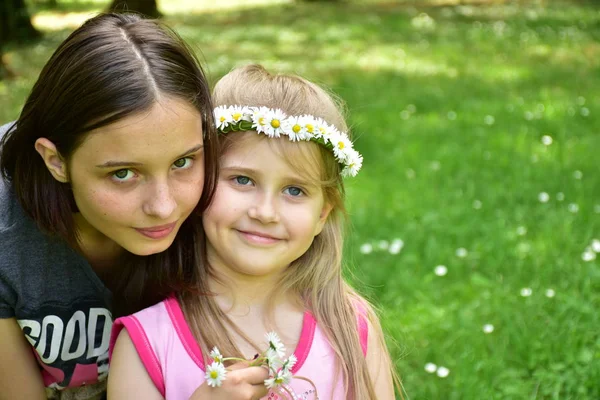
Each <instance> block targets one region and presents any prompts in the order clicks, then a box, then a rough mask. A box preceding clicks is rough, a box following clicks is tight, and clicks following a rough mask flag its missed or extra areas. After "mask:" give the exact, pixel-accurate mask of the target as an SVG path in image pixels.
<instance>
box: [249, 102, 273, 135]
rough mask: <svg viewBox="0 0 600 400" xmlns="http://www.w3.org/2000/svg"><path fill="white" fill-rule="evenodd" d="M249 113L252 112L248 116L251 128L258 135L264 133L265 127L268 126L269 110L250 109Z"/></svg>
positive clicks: (261, 108) (265, 108) (263, 108)
mask: <svg viewBox="0 0 600 400" xmlns="http://www.w3.org/2000/svg"><path fill="white" fill-rule="evenodd" d="M250 111H251V112H252V114H251V115H250V119H251V120H252V127H253V128H254V129H256V132H258V133H262V132H266V129H267V125H268V124H269V120H268V118H269V115H270V110H269V109H268V108H267V107H252V108H250Z"/></svg>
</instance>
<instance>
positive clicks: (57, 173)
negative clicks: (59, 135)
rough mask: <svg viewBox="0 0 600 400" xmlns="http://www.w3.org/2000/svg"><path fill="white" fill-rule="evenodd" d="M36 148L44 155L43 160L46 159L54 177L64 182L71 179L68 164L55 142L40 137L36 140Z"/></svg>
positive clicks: (45, 161) (47, 166)
mask: <svg viewBox="0 0 600 400" xmlns="http://www.w3.org/2000/svg"><path fill="white" fill-rule="evenodd" d="M35 150H36V151H37V152H38V153H39V155H40V156H41V157H42V160H44V164H46V168H48V171H50V173H51V174H52V176H53V177H54V179H56V180H57V181H59V182H62V183H67V182H68V181H69V175H68V173H67V164H66V162H65V160H64V159H63V158H62V156H61V155H60V153H59V152H58V150H57V149H56V146H55V145H54V143H52V142H51V141H50V140H48V139H46V138H39V139H38V140H36V141H35Z"/></svg>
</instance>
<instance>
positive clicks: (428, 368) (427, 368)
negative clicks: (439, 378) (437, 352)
mask: <svg viewBox="0 0 600 400" xmlns="http://www.w3.org/2000/svg"><path fill="white" fill-rule="evenodd" d="M425 371H427V372H429V373H430V374H433V373H434V372H435V371H437V365H435V364H434V363H427V364H425Z"/></svg>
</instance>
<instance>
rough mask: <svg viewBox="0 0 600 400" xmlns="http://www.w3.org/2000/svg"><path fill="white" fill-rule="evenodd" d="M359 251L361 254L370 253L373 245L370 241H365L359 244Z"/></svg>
mask: <svg viewBox="0 0 600 400" xmlns="http://www.w3.org/2000/svg"><path fill="white" fill-rule="evenodd" d="M360 252H361V253H362V254H370V253H372V252H373V245H372V244H371V243H365V244H363V245H362V246H360Z"/></svg>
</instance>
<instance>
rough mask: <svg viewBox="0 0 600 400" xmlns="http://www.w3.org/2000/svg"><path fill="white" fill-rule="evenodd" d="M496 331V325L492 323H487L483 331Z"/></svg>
mask: <svg viewBox="0 0 600 400" xmlns="http://www.w3.org/2000/svg"><path fill="white" fill-rule="evenodd" d="M492 332H494V325H492V324H485V325H484V326H483V333H492Z"/></svg>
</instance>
